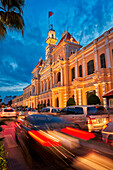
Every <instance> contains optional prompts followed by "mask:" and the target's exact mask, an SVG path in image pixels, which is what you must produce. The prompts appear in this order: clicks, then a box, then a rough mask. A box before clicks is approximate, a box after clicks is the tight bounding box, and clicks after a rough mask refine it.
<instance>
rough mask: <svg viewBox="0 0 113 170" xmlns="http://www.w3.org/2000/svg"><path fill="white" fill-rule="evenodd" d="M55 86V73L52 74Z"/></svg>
mask: <svg viewBox="0 0 113 170" xmlns="http://www.w3.org/2000/svg"><path fill="white" fill-rule="evenodd" d="M54 84H55V73H54V72H53V86H54Z"/></svg>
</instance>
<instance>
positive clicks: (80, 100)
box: [78, 89, 82, 105]
mask: <svg viewBox="0 0 113 170" xmlns="http://www.w3.org/2000/svg"><path fill="white" fill-rule="evenodd" d="M78 93H79V105H82V99H81V89H79V91H78Z"/></svg>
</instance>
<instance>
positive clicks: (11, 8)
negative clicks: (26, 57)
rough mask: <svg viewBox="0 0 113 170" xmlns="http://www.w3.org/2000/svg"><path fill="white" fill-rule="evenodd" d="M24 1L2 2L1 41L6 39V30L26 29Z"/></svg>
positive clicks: (4, 0) (0, 18) (0, 9)
mask: <svg viewBox="0 0 113 170" xmlns="http://www.w3.org/2000/svg"><path fill="white" fill-rule="evenodd" d="M23 7H24V0H0V39H1V38H4V37H5V34H6V29H7V28H9V29H16V30H22V35H23V29H24V20H23V17H22V14H23V10H22V9H23Z"/></svg>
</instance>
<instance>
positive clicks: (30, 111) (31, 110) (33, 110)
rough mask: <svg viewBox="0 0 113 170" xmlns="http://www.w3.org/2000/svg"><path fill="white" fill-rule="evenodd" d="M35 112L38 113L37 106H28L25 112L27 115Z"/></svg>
mask: <svg viewBox="0 0 113 170" xmlns="http://www.w3.org/2000/svg"><path fill="white" fill-rule="evenodd" d="M37 113H39V112H38V109H37V108H29V109H28V110H27V114H29V115H32V114H37Z"/></svg>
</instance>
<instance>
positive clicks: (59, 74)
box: [58, 72, 61, 82]
mask: <svg viewBox="0 0 113 170" xmlns="http://www.w3.org/2000/svg"><path fill="white" fill-rule="evenodd" d="M59 81H61V73H60V72H58V82H59Z"/></svg>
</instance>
